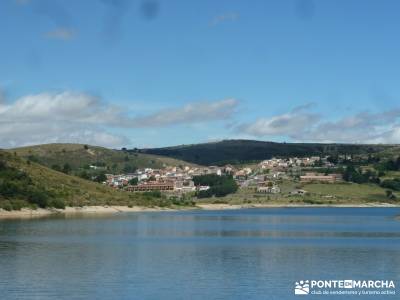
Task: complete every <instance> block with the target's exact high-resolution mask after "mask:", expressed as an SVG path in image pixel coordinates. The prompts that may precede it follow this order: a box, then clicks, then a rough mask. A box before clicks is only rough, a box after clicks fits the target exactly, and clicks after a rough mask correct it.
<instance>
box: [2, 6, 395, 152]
mask: <svg viewBox="0 0 400 300" xmlns="http://www.w3.org/2000/svg"><path fill="white" fill-rule="evenodd" d="M249 3H251V5H250V4H249ZM399 32H400V1H397V0H392V1H391V0H382V1H376V0H371V1H369V0H331V1H317V0H276V1H272V0H271V1H264V0H260V1H257V0H254V1H251V2H250V1H246V0H226V1H224V0H221V1H214V0H209V1H206V0H204V1H194V0H193V1H183V0H87V1H70V0H4V1H0V41H1V42H0V45H1V48H0V49H1V52H0V54H1V55H0V147H3V148H10V147H17V146H23V145H31V144H40V143H50V142H79V143H87V144H95V145H102V146H107V147H155V146H168V145H176V144H188V143H197V142H206V141H214V140H220V139H227V138H246V139H258V140H272V141H286V142H289V141H292V142H298V141H303V142H348V143H400V84H399V80H400V40H399V39H398V38H397V37H398V35H399Z"/></svg>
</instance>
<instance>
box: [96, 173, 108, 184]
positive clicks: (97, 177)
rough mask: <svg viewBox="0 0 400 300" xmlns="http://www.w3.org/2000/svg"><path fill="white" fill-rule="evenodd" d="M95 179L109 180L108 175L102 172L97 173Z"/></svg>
mask: <svg viewBox="0 0 400 300" xmlns="http://www.w3.org/2000/svg"><path fill="white" fill-rule="evenodd" d="M94 181H96V182H104V181H107V176H106V174H104V173H101V174H99V175H97V176H96V177H95V178H94Z"/></svg>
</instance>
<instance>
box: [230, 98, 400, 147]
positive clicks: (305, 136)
mask: <svg viewBox="0 0 400 300" xmlns="http://www.w3.org/2000/svg"><path fill="white" fill-rule="evenodd" d="M311 110H312V109H311V106H310V105H306V106H302V107H297V108H295V109H293V110H292V111H290V112H288V113H285V114H281V115H277V116H272V117H269V118H261V119H258V120H256V121H255V122H253V123H250V124H242V125H240V126H238V127H237V131H239V132H241V133H245V134H249V135H251V136H256V137H282V136H286V137H289V138H291V139H292V140H293V141H300V142H321V143H323V142H339V143H400V123H399V120H400V109H395V110H390V111H384V112H379V113H370V112H360V113H356V114H354V115H350V116H345V117H342V118H339V119H338V120H335V121H324V120H325V119H323V118H322V116H321V115H318V114H315V113H313V112H311Z"/></svg>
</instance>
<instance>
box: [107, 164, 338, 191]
mask: <svg viewBox="0 0 400 300" xmlns="http://www.w3.org/2000/svg"><path fill="white" fill-rule="evenodd" d="M335 167H336V166H335V164H333V163H332V162H329V160H328V159H327V157H323V158H321V157H318V156H314V157H301V158H300V157H291V158H271V159H268V160H264V161H262V162H260V163H258V164H254V165H248V166H243V167H237V166H233V165H229V164H228V165H225V166H222V167H219V166H207V167H201V166H180V167H171V166H168V167H164V168H162V169H152V168H145V169H138V170H136V171H135V172H134V173H129V174H117V175H116V174H106V178H107V180H106V181H105V182H103V183H104V184H106V185H108V186H111V187H113V188H116V189H122V190H125V191H129V192H148V191H160V192H163V193H168V194H173V195H182V194H186V193H195V192H199V191H206V190H208V189H209V188H210V187H209V186H206V185H205V186H203V185H197V186H196V185H195V183H194V181H193V178H194V177H195V176H202V175H211V174H214V175H216V176H223V175H229V176H232V177H233V179H234V180H235V182H236V183H237V185H238V186H239V188H250V189H253V190H254V191H255V192H257V193H265V194H278V193H280V192H281V189H280V186H279V182H280V181H282V180H291V181H298V182H300V183H310V182H322V183H335V182H340V181H342V180H343V178H342V174H340V173H330V174H325V173H319V172H318V169H322V168H325V169H326V168H330V169H332V170H334V169H335ZM293 192H295V193H297V194H301V193H304V192H305V191H301V190H298V191H293Z"/></svg>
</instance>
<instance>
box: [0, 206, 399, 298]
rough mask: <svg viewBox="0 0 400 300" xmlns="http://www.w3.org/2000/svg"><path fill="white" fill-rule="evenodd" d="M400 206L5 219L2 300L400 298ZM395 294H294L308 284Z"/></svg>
mask: <svg viewBox="0 0 400 300" xmlns="http://www.w3.org/2000/svg"><path fill="white" fill-rule="evenodd" d="M397 215H400V209H399V208H270V209H242V210H224V211H179V212H139V213H120V214H115V215H103V216H87V215H86V216H74V217H65V216H64V217H63V216H58V217H51V218H45V219H32V220H1V221H0V298H1V299H108V300H109V299H202V300H208V299H299V298H300V299H400V220H399V219H397V218H396V216H397ZM312 279H315V280H336V279H346V280H347V279H353V280H393V281H394V283H395V284H396V290H395V292H396V295H368V296H349V295H345V296H344V295H320V296H317V295H306V296H298V295H294V288H295V282H299V281H300V280H312Z"/></svg>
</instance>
